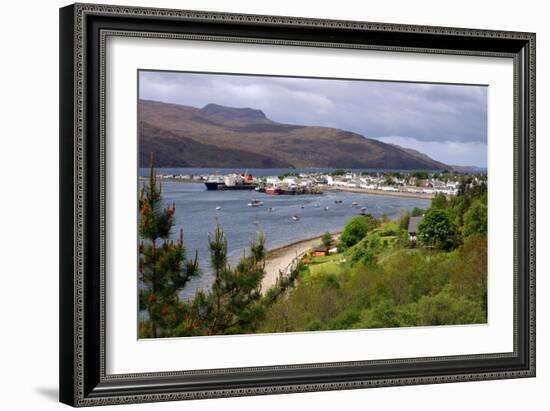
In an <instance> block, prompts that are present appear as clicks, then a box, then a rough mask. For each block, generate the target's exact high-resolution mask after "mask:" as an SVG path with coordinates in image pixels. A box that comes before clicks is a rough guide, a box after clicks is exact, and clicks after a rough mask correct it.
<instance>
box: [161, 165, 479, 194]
mask: <svg viewBox="0 0 550 411" xmlns="http://www.w3.org/2000/svg"><path fill="white" fill-rule="evenodd" d="M157 178H158V179H160V180H168V181H179V182H187V183H189V182H192V183H201V184H204V185H205V187H206V189H207V190H255V191H257V192H260V193H265V194H268V195H299V194H322V193H323V192H326V191H348V192H357V193H366V194H378V195H388V196H391V195H397V196H413V197H420V198H428V199H429V198H433V197H434V196H435V195H436V194H444V195H446V196H456V195H457V193H458V191H459V187H460V184H461V183H462V182H464V181H469V184H473V185H476V184H480V183H482V182H484V181H486V179H487V176H486V174H483V173H478V174H465V173H451V172H427V171H411V172H395V171H392V172H381V171H378V172H358V171H346V170H335V171H331V172H320V171H319V172H317V171H314V172H292V171H289V172H287V173H285V174H281V175H274V176H254V175H252V174H250V173H248V171H245V172H243V173H241V174H238V173H230V174H225V175H223V174H217V173H216V174H198V175H191V174H170V173H165V174H163V173H160V174H158V175H157Z"/></svg>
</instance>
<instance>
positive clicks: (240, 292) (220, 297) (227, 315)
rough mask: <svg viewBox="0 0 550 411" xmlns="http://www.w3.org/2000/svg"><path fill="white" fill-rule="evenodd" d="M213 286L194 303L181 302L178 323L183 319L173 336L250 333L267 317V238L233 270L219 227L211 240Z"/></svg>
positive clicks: (253, 246) (256, 243)
mask: <svg viewBox="0 0 550 411" xmlns="http://www.w3.org/2000/svg"><path fill="white" fill-rule="evenodd" d="M208 245H209V250H210V261H211V264H212V268H213V271H214V276H215V277H214V283H213V284H212V287H211V289H210V290H209V291H203V290H198V291H197V292H196V294H195V298H194V299H193V301H192V302H191V303H182V304H180V306H179V314H178V315H176V316H174V318H175V319H176V321H179V319H180V318H183V321H180V322H179V323H178V324H177V325H176V327H175V330H174V335H175V336H178V337H181V336H190V335H220V334H235V333H242V332H250V331H253V330H254V327H255V325H256V323H257V321H259V320H260V319H261V318H262V316H263V314H264V307H263V306H262V304H261V294H260V288H261V282H262V279H263V277H264V265H265V263H264V260H265V256H266V248H265V238H264V236H263V235H260V236H259V237H258V238H257V239H256V240H255V241H253V242H252V244H251V245H250V255H249V256H243V257H242V258H241V260H240V261H239V263H238V264H237V265H236V266H235V268H232V267H230V266H229V264H228V262H227V239H226V237H225V234H224V232H223V229H222V228H221V227H220V226H219V225H218V226H217V227H216V228H215V229H214V231H213V232H212V233H210V235H209V238H208Z"/></svg>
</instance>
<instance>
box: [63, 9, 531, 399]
mask: <svg viewBox="0 0 550 411" xmlns="http://www.w3.org/2000/svg"><path fill="white" fill-rule="evenodd" d="M113 35H118V36H138V37H163V38H182V39H185V38H187V39H201V40H205V41H208V40H216V41H228V42H255V43H264V44H283V45H305V46H313V47H338V48H363V49H371V50H372V49H375V50H385V51H406V52H422V53H444V54H465V55H482V56H489V57H508V58H511V59H513V62H514V155H515V158H514V163H515V164H514V165H513V166H514V189H515V199H514V202H515V204H514V206H515V207H514V208H515V211H514V278H515V280H514V281H515V284H514V293H515V295H514V297H515V310H514V311H515V313H514V351H513V352H511V353H495V354H483V355H481V354H480V355H469V356H453V357H434V358H411V359H404V360H376V361H359V360H358V361H356V362H347V363H325V364H304V365H278V366H273V367H251V368H240V369H218V370H206V371H192V370H188V371H174V372H163V373H147V374H145V373H144V374H134V375H107V374H106V373H105V344H104V342H105V340H104V337H105V329H104V327H105V305H104V291H105V290H104V275H105V270H104V261H105V259H104V257H105V255H104V233H105V210H104V199H105V198H104V195H105V191H104V182H105V180H104V177H105V174H104V171H105V170H104V168H105V164H104V156H105V152H104V139H105V135H104V121H105V113H104V86H105V82H104V81H105V72H104V68H105V65H104V64H105V53H104V52H105V39H106V38H107V36H113ZM60 100H61V103H60V169H61V171H60V204H61V223H60V234H61V247H60V261H61V268H60V401H61V402H64V403H66V404H70V405H73V406H91V405H103V404H119V403H135V402H149V401H166V400H179V399H194V398H214V397H227V396H242V395H257V394H275V393H289V392H300V391H322V390H334V389H352V388H365V387H380V386H390V385H409V384H430V383H445V382H455V381H474V380H486V379H503V378H519V377H533V376H535V34H533V33H520V32H505V31H488V30H472V29H461V28H446V27H426V26H411V25H397V24H382V23H365V22H352V21H334V20H314V19H304V18H293V17H278V16H259V15H241V14H226V13H214V12H199V11H183V10H166V9H149V8H135V7H123V6H105V5H91V4H75V5H71V6H67V7H64V8H62V9H61V10H60ZM510 166H512V165H510Z"/></svg>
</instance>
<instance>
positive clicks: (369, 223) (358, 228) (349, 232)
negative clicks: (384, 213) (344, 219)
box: [340, 216, 377, 247]
mask: <svg viewBox="0 0 550 411" xmlns="http://www.w3.org/2000/svg"><path fill="white" fill-rule="evenodd" d="M376 225H377V221H376V220H375V219H374V218H373V217H371V216H356V217H353V218H352V219H351V220H349V221H348V223H347V224H346V226H345V227H344V231H343V232H342V235H341V236H340V241H341V242H342V244H344V246H346V247H351V246H353V245H355V244H357V243H358V242H359V241H361V240H362V239H363V238H364V237H365V236H366V235H367V234H368V233H369V231H371V230H372V229H373V228H375V227H376Z"/></svg>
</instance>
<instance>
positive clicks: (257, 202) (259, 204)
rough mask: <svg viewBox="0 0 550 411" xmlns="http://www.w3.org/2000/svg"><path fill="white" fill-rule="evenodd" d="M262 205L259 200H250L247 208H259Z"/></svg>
mask: <svg viewBox="0 0 550 411" xmlns="http://www.w3.org/2000/svg"><path fill="white" fill-rule="evenodd" d="M262 205H264V202H263V201H260V200H256V199H254V200H252V201H251V202H250V203H248V206H249V207H259V206H262Z"/></svg>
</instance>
